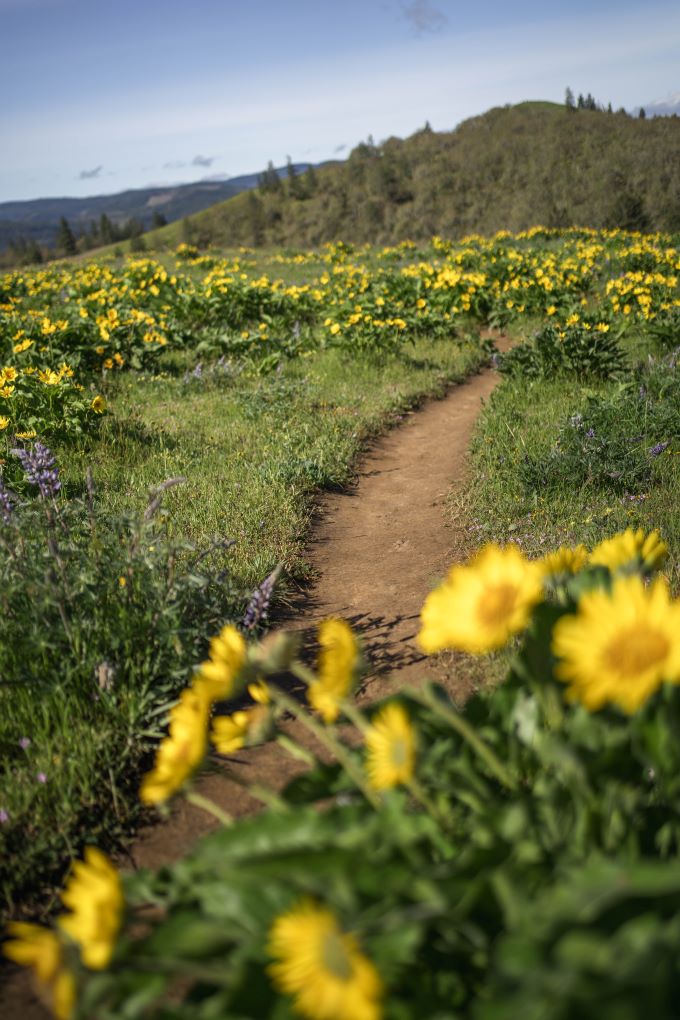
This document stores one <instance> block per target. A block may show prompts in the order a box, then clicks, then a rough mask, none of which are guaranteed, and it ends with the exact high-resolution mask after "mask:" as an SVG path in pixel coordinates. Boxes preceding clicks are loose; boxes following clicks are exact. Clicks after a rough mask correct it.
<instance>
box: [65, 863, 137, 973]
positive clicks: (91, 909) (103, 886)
mask: <svg viewBox="0 0 680 1020" xmlns="http://www.w3.org/2000/svg"><path fill="white" fill-rule="evenodd" d="M61 900H62V903H63V904H64V906H65V907H67V908H68V909H69V910H70V911H71V912H70V913H69V914H64V915H62V916H61V917H60V918H59V919H58V922H57V923H58V924H59V927H60V928H61V930H62V931H65V932H66V934H67V935H69V936H70V937H71V938H72V939H73V940H74V942H77V944H78V946H79V948H80V955H81V957H82V960H83V963H84V964H85V966H86V967H89V968H90V970H104V969H105V968H106V967H108V965H109V962H110V960H111V957H112V955H113V950H114V947H115V944H116V938H117V936H118V932H119V930H120V925H121V919H122V915H123V888H122V885H121V881H120V875H119V874H118V871H117V870H116V868H114V866H113V864H112V863H111V861H110V860H109V859H108V857H107V856H106V855H105V854H103V853H102V852H101V850H97V849H96V848H95V847H91V846H90V847H87V848H86V849H85V860H84V861H76V862H75V864H74V865H73V868H72V871H71V875H70V877H69V880H68V882H67V884H66V888H65V890H64V892H63V893H62V895H61Z"/></svg>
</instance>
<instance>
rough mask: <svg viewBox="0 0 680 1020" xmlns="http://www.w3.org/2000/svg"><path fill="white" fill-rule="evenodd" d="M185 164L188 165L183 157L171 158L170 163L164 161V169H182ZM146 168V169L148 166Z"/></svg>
mask: <svg viewBox="0 0 680 1020" xmlns="http://www.w3.org/2000/svg"><path fill="white" fill-rule="evenodd" d="M185 166H186V163H185V162H184V160H183V159H171V160H170V162H169V163H164V164H163V169H164V170H181V169H182V168H183V167H185ZM144 169H146V167H145V168H144Z"/></svg>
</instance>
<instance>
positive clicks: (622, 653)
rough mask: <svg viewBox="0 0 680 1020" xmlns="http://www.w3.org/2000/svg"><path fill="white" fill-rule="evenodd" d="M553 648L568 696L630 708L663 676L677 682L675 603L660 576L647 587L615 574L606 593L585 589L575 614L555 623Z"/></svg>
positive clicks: (679, 648)
mask: <svg viewBox="0 0 680 1020" xmlns="http://www.w3.org/2000/svg"><path fill="white" fill-rule="evenodd" d="M553 651H554V652H555V655H557V656H558V658H559V659H560V661H559V663H558V665H557V667H556V669H555V673H556V675H557V676H558V677H559V678H560V680H564V681H565V682H566V683H568V684H570V685H571V686H570V688H569V691H568V697H569V698H570V699H571V700H576V701H581V702H582V703H583V704H584V705H585V706H586V708H588V709H590V710H591V711H594V710H597V709H598V708H601V707H602V705H604V704H606V703H607V702H612V703H613V704H615V705H618V706H619V707H620V708H622V709H623V710H624V711H625V712H630V713H632V712H635V711H636V710H637V709H638V708H640V706H641V705H643V704H644V702H645V701H647V699H648V698H649V697H651V695H652V694H653V693H654V692H655V691H656V689H657V688H658V687H659V686H660V684H661V683H662V682H663V681H664V680H670V681H673V682H675V683H678V682H680V603H678V602H677V601H675V602H674V601H672V600H671V598H670V595H669V592H668V586H667V584H666V581H665V580H664V579H663V578H662V577H659V578H657V579H656V581H655V582H654V584H653V585H651V586H650V587H645V585H644V582H643V581H642V579H641V578H640V577H638V576H637V575H634V576H632V577H619V578H618V579H617V580H616V581H615V582H614V585H613V587H612V590H611V593H609V592H606V591H603V590H601V589H597V590H595V591H590V592H587V593H586V594H585V595H583V597H582V598H581V600H580V602H579V604H578V609H577V612H576V614H575V615H569V616H563V617H562V618H561V619H560V620H558V621H557V623H556V625H555V629H554V631H553Z"/></svg>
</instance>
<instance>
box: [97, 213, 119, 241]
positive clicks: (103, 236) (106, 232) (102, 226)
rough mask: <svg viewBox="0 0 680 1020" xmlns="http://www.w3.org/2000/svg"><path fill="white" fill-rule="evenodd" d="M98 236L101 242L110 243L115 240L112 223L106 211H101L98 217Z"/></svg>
mask: <svg viewBox="0 0 680 1020" xmlns="http://www.w3.org/2000/svg"><path fill="white" fill-rule="evenodd" d="M99 237H100V240H101V243H102V244H111V242H112V241H116V240H117V237H116V232H115V230H114V226H113V223H112V222H111V220H110V219H109V218H108V216H107V215H106V213H102V214H101V216H100V217H99Z"/></svg>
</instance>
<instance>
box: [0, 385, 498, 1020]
mask: <svg viewBox="0 0 680 1020" xmlns="http://www.w3.org/2000/svg"><path fill="white" fill-rule="evenodd" d="M496 382H497V376H496V375H495V373H494V372H492V371H491V370H488V371H485V372H483V373H481V374H480V375H477V376H474V377H473V378H471V379H470V380H468V381H467V382H465V383H462V384H461V385H459V386H456V387H455V388H453V389H452V390H451V391H450V392H449V393H448V395H447V396H446V397H444V398H443V399H442V400H435V401H430V402H428V403H426V404H424V405H423V406H422V407H421V408H419V409H418V410H416V411H413V412H410V413H409V414H407V415H405V416H404V420H403V422H402V423H401V424H400V425H399V427H397V428H395V429H393V430H392V431H391V432H390V433H389V434H388V435H386V436H384V437H383V438H381V439H379V440H377V441H376V442H375V443H374V444H373V447H372V448H371V449H370V450H369V451H368V453H367V454H366V456H365V457H364V458H363V460H362V462H361V464H360V466H359V470H358V474H357V478H356V483H355V484H354V485H353V487H352V488H351V489H349V490H348V491H346V492H342V493H334V494H329V495H326V496H324V497H323V499H322V501H321V502H320V505H319V510H318V514H317V519H316V524H315V527H314V529H313V533H312V537H311V541H310V545H309V559H310V561H311V564H312V566H313V568H314V572H315V575H316V577H317V581H316V583H315V584H314V586H313V588H312V590H311V592H309V593H307V594H306V595H305V599H304V603H303V604H302V606H301V607H300V609H299V611H298V612H297V613H296V614H295V616H294V617H293V618H292V619H291V620H290V621H289V622H287V623H286V626H289V627H290V628H294V629H298V630H304V631H310V632H311V633H312V634H313V629H314V626H315V625H316V623H318V622H319V621H321V620H323V619H325V618H327V617H332V616H340V617H343V618H344V619H347V620H348V621H349V622H350V623H351V624H352V625H353V627H354V628H355V630H356V631H357V632H358V634H359V635H360V637H361V639H362V642H363V644H364V649H365V653H366V658H367V660H368V663H369V672H368V674H367V677H366V680H365V682H364V687H363V688H362V692H361V698H362V699H368V700H371V701H373V700H375V699H377V698H380V697H383V696H385V695H386V694H388V693H389V692H390V691H393V690H397V689H398V688H399V687H400V686H401V685H402V684H404V683H418V681H419V680H422V678H424V677H425V676H426V675H427V676H429V677H432V678H434V679H436V680H438V681H439V682H440V683H443V684H445V685H446V687H447V688H448V689H449V690H450V692H451V693H452V695H453V696H454V698H456V700H464V699H465V698H466V697H467V696H468V695H469V694H470V692H471V690H472V689H473V688H474V687H475V685H476V684H478V683H479V682H480V681H481V680H482V676H481V674H480V672H479V670H477V671H475V669H474V667H471V666H470V664H469V663H468V662H465V661H464V660H463V659H462V658H461V657H457V656H453V655H444V656H440V657H437V658H434V659H429V660H428V661H427V662H425V660H424V657H423V655H422V653H421V652H420V651H419V650H418V648H417V645H416V643H415V637H416V634H417V631H418V628H419V613H420V609H421V607H422V604H423V601H424V599H425V596H426V595H427V593H428V592H429V591H430V590H431V588H432V587H433V586H434V585H435V584H436V583H437V581H438V580H439V579H440V578H441V577H442V576H443V575H444V574H445V573H446V571H447V570H448V568H449V566H450V565H451V563H453V562H455V561H456V560H460V559H461V558H462V556H463V555H464V553H465V551H466V547H467V544H468V543H467V542H465V541H464V540H462V536H461V535H460V533H459V532H457V531H456V530H454V529H453V528H451V527H449V526H447V522H446V518H445V514H444V505H445V501H446V499H447V497H448V495H449V493H450V491H451V489H452V487H453V489H454V490H455V489H456V488H460V487H461V485H462V484H463V482H464V480H465V476H466V471H467V450H468V447H469V443H470V439H471V435H472V431H473V428H474V424H475V421H476V419H477V416H478V414H479V412H480V409H481V404H482V401H483V400H485V399H487V398H488V396H489V395H490V393H491V391H492V389H493V388H494V386H495V385H496ZM461 550H462V551H461ZM291 730H293V731H294V733H295V736H296V738H297V739H301V740H304V735H303V734H301V733H300V732H299V727H298V726H297V725H293V724H291ZM302 767H303V766H302V765H301V764H300V762H299V761H296V760H294V759H292V758H291V757H289V756H288V755H287V754H286V753H285V751H283V749H282V748H281V747H280V746H278V745H277V744H268V745H265V746H263V747H257V748H252V749H249V750H247V751H244V752H242V753H240V754H239V755H238V757H237V758H235V759H233V760H230V762H229V767H228V773H226V774H225V773H222V772H220V773H217V774H208V775H206V776H204V777H202V779H201V780H200V782H199V784H198V790H199V791H200V792H201V793H202V794H204V795H206V796H208V797H210V798H211V799H213V800H214V801H215V802H217V803H218V804H220V805H221V806H222V807H223V808H224V809H225V810H226V811H227V812H228V813H229V814H231V815H232V816H234V817H240V816H243V815H247V814H250V813H252V812H253V811H255V810H257V808H258V806H259V803H258V801H257V800H256V799H255V798H253V797H252V796H251V795H250V794H249V793H248V792H247V790H246V789H244V786H249V785H251V784H258V785H260V786H263V787H266V788H270V789H272V788H273V789H276V788H280V787H281V786H282V785H284V783H285V782H287V781H288V780H289V779H290V778H291V777H292V776H293V775H294V774H295V773H296V772H299V771H300V769H301V768H302ZM216 824H217V823H216V822H215V820H214V819H213V818H212V817H211V816H210V815H207V814H206V813H204V812H203V811H201V810H200V809H198V808H196V807H193V806H192V805H189V804H187V803H185V802H184V801H183V800H182V799H181V798H179V799H178V802H177V804H176V806H173V809H172V813H171V815H170V817H169V819H168V820H167V821H164V822H161V823H159V824H155V825H152V826H150V827H149V828H148V829H146V830H144V831H143V832H141V833H140V834H139V838H138V840H137V841H136V843H135V845H134V846H133V848H132V850H131V852H130V860H129V865H131V866H132V867H152V868H156V867H159V866H160V865H162V864H165V863H169V862H171V861H173V860H177V859H178V858H179V857H181V856H182V855H183V854H184V853H186V852H187V851H188V850H190V849H191V847H192V846H193V844H194V843H195V842H196V840H197V839H198V838H199V837H200V836H201V835H203V834H205V833H206V832H208V831H210V830H211V829H212V828H214V827H215V825H216ZM123 866H125V862H123ZM7 976H8V977H9V981H8V982H6V984H5V989H4V991H3V993H2V996H1V998H0V1017H2V1020H15V1018H16V1020H47V1017H48V1014H47V1013H46V1012H45V1010H44V1007H42V1005H41V1004H40V1002H39V1001H38V999H37V998H36V996H35V994H34V993H33V991H32V989H31V985H30V981H29V980H27V975H25V974H24V973H23V972H20V973H17V974H12V975H11V976H10V975H7Z"/></svg>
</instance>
